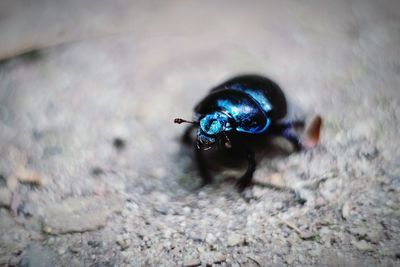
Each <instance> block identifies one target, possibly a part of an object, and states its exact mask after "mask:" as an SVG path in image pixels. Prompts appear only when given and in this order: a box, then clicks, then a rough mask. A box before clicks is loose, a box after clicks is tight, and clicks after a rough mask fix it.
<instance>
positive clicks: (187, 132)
mask: <svg viewBox="0 0 400 267" xmlns="http://www.w3.org/2000/svg"><path fill="white" fill-rule="evenodd" d="M197 127H198V126H197V125H189V126H188V127H187V128H186V130H185V132H184V133H183V136H182V143H184V144H186V145H188V144H190V143H192V140H191V134H192V132H193V130H194V129H196V128H197Z"/></svg>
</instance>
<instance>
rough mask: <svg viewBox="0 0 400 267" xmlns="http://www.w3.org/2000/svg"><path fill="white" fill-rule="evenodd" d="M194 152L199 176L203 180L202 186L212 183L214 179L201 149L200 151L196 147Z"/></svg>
mask: <svg viewBox="0 0 400 267" xmlns="http://www.w3.org/2000/svg"><path fill="white" fill-rule="evenodd" d="M194 150H195V151H194V153H195V157H196V163H197V167H198V169H199V174H200V176H201V179H202V180H203V182H202V186H204V185H207V184H210V183H212V180H213V179H212V176H211V174H210V172H209V171H208V168H207V164H206V161H205V159H204V156H203V151H202V150H201V149H198V148H197V146H194Z"/></svg>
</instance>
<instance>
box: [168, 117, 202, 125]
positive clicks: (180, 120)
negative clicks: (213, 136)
mask: <svg viewBox="0 0 400 267" xmlns="http://www.w3.org/2000/svg"><path fill="white" fill-rule="evenodd" d="M174 122H175V123H177V124H181V123H183V122H186V123H190V124H194V125H197V124H199V123H198V122H196V121H187V120H184V119H181V118H176V119H174Z"/></svg>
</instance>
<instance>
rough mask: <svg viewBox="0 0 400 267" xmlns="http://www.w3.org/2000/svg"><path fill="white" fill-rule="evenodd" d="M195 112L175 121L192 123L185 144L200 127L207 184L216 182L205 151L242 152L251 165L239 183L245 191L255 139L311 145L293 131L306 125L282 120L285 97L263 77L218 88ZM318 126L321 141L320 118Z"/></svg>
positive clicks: (201, 163)
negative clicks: (191, 117)
mask: <svg viewBox="0 0 400 267" xmlns="http://www.w3.org/2000/svg"><path fill="white" fill-rule="evenodd" d="M194 112H195V115H194V120H193V121H187V120H184V119H180V118H177V119H175V120H174V122H175V123H178V124H181V123H183V122H186V123H190V124H192V125H191V126H190V127H188V128H187V129H186V131H185V134H184V136H183V140H184V141H185V142H190V134H191V132H192V131H193V130H194V129H196V128H197V132H196V135H197V141H196V144H195V155H196V161H197V165H198V168H199V172H200V175H201V177H202V179H203V185H206V184H209V183H211V182H212V176H211V174H210V172H209V170H208V168H207V166H206V162H205V159H204V155H203V153H202V151H203V150H208V149H210V148H212V147H217V148H219V149H235V150H239V151H241V153H242V154H243V156H245V157H246V159H247V162H248V167H247V170H246V172H245V173H244V175H243V176H242V177H240V179H239V180H238V181H237V184H236V185H237V187H238V189H239V191H242V190H243V189H244V188H246V187H247V186H248V185H250V184H251V181H252V178H253V173H254V171H255V169H256V161H255V153H254V150H253V149H252V148H251V147H250V145H251V144H252V143H253V141H254V140H256V139H259V138H260V137H261V138H264V137H266V138H267V137H269V136H283V137H284V138H286V139H287V140H289V141H290V142H291V143H292V144H293V147H294V149H295V150H296V151H299V150H301V149H302V148H303V147H305V146H307V145H305V146H304V145H303V143H302V142H300V139H299V137H298V136H296V135H295V134H294V133H293V131H292V129H293V128H295V127H304V122H303V121H281V120H282V119H283V118H284V117H285V116H286V113H287V102H286V98H285V95H284V94H283V92H282V90H281V88H280V87H279V86H278V85H277V84H276V83H274V82H273V81H271V80H270V79H268V78H265V77H262V76H258V75H243V76H238V77H235V78H232V79H230V80H228V81H226V82H224V83H222V84H220V85H218V86H216V87H215V88H213V89H211V91H210V93H209V94H208V95H207V96H206V97H205V98H204V99H203V100H202V101H200V103H198V104H197V106H196V107H195V108H194ZM316 124H317V125H316V126H314V128H315V129H314V130H313V131H314V133H312V134H314V135H315V136H316V142H318V138H319V130H320V126H321V119H320V117H318V119H317V123H316ZM314 139H315V137H314ZM316 142H315V143H316Z"/></svg>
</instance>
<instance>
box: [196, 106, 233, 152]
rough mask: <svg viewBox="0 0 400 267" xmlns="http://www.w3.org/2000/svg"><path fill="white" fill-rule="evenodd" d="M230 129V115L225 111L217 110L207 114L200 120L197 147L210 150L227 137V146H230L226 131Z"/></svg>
mask: <svg viewBox="0 0 400 267" xmlns="http://www.w3.org/2000/svg"><path fill="white" fill-rule="evenodd" d="M229 130H231V126H230V124H229V117H228V116H227V115H226V114H225V113H223V112H219V111H216V112H213V113H210V114H207V115H206V116H204V117H203V118H202V119H201V120H200V128H199V129H198V130H197V147H198V148H200V149H203V150H208V149H210V148H211V147H212V146H214V145H215V144H216V143H220V141H221V140H222V139H225V146H226V147H227V148H230V147H231V144H230V140H229V138H228V136H227V135H226V133H225V132H226V131H229ZM217 141H218V142H217Z"/></svg>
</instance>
